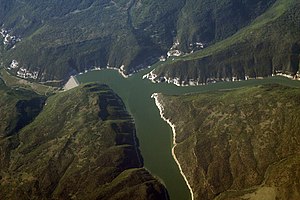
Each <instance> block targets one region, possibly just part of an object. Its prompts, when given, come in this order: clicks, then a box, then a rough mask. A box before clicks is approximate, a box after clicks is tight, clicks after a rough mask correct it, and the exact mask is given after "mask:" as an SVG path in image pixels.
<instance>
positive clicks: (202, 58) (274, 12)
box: [150, 0, 300, 85]
mask: <svg viewBox="0 0 300 200" xmlns="http://www.w3.org/2000/svg"><path fill="white" fill-rule="evenodd" d="M299 8H300V3H299V1H296V0H277V1H276V2H275V3H274V4H273V5H272V6H271V7H270V8H269V9H268V10H266V12H264V13H263V14H261V15H260V16H259V17H257V18H256V19H254V21H252V22H251V23H250V24H248V25H247V26H245V27H244V28H242V29H240V30H239V31H238V32H237V33H235V34H234V35H233V36H230V37H228V38H226V39H224V40H221V41H220V42H217V43H215V44H213V45H211V46H209V47H207V48H206V49H204V50H202V51H197V52H195V53H193V54H189V55H184V56H181V57H179V58H178V59H175V58H173V59H169V60H168V61H167V62H165V63H162V64H161V65H160V66H159V67H158V68H156V69H155V70H154V71H153V72H152V73H151V76H150V78H151V79H152V80H154V81H168V82H173V83H176V84H179V85H182V84H184V85H186V84H207V83H210V82H216V81H234V80H245V79H249V78H257V77H266V76H271V75H273V74H285V75H287V76H289V77H290V78H299V77H300V73H299V55H300V36H299V35H300V34H299V33H300V12H299ZM232 23H233V24H235V23H234V21H232ZM226 27H227V26H226ZM225 32H226V31H225Z"/></svg>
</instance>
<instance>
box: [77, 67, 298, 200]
mask: <svg viewBox="0 0 300 200" xmlns="http://www.w3.org/2000/svg"><path fill="white" fill-rule="evenodd" d="M150 70H151V69H148V70H144V71H142V72H139V73H137V74H135V75H133V76H131V77H129V78H126V79H125V78H123V77H122V76H121V75H120V74H119V73H118V71H116V70H101V71H90V72H87V73H84V74H82V75H78V76H76V78H77V80H78V81H79V82H80V83H87V82H100V83H104V84H107V85H109V86H110V87H111V88H112V89H113V90H114V91H115V92H116V93H117V94H118V95H119V96H120V97H121V98H122V99H123V101H124V103H125V104H126V107H127V109H128V111H129V112H130V114H131V115H132V116H133V118H134V120H135V125H136V129H137V136H138V139H139V144H140V149H141V153H142V156H143V159H144V165H145V168H147V169H148V170H149V171H150V172H151V173H152V174H153V175H154V176H156V177H157V178H158V179H160V180H161V181H162V182H163V183H164V184H165V185H166V187H167V189H168V192H169V195H170V198H171V200H189V199H191V194H190V191H189V189H188V186H187V184H186V183H185V181H184V179H183V177H182V175H181V174H180V171H179V168H178V166H177V164H176V162H175V161H174V159H173V157H172V153H171V149H172V145H173V144H172V131H171V128H170V127H169V125H168V124H167V123H166V122H165V121H163V120H162V119H161V117H160V114H159V111H158V109H157V107H156V105H155V102H154V99H151V95H152V94H153V93H163V94H172V95H177V94H185V93H201V92H209V91H214V90H223V89H224V90H225V89H234V88H240V87H246V86H255V85H260V84H268V83H279V84H283V85H288V86H294V87H300V81H293V80H289V79H287V78H284V77H270V78H266V79H263V80H248V81H240V82H223V83H215V84H209V85H205V86H188V87H178V86H175V85H173V84H167V83H158V84H154V83H152V82H150V81H149V80H143V79H142V76H143V75H144V74H146V73H148V72H149V71H150ZM175 109H176V108H175Z"/></svg>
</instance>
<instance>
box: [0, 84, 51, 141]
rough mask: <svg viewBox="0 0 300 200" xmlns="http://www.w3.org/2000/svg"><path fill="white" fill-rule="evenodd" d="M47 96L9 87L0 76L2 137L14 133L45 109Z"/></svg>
mask: <svg viewBox="0 0 300 200" xmlns="http://www.w3.org/2000/svg"><path fill="white" fill-rule="evenodd" d="M44 102H45V98H44V97H42V96H39V95H37V94H35V93H33V92H30V91H28V90H23V89H18V88H9V87H7V86H6V85H5V84H4V82H3V81H2V79H1V78H0V113H1V116H0V118H1V120H0V121H1V123H0V139H1V138H3V137H7V136H10V135H14V134H15V133H17V132H18V131H19V130H20V129H21V128H23V127H24V126H26V125H27V124H29V123H30V122H31V121H32V120H33V119H34V118H35V117H36V116H37V115H38V114H39V112H40V111H41V110H42V109H43V105H44Z"/></svg>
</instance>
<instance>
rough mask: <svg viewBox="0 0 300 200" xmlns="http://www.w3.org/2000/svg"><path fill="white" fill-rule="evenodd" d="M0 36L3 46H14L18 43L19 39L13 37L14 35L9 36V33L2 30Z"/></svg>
mask: <svg viewBox="0 0 300 200" xmlns="http://www.w3.org/2000/svg"><path fill="white" fill-rule="evenodd" d="M0 35H1V36H2V37H3V39H4V40H3V44H4V45H11V46H14V45H15V44H16V43H17V42H20V41H21V39H20V38H18V37H16V36H14V35H10V34H9V31H8V30H6V29H4V28H2V29H1V30H0Z"/></svg>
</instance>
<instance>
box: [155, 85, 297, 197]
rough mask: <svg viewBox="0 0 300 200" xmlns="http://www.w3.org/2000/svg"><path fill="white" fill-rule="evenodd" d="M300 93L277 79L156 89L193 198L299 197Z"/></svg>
mask: <svg viewBox="0 0 300 200" xmlns="http://www.w3.org/2000/svg"><path fill="white" fill-rule="evenodd" d="M299 98H300V90H299V89H294V88H289V87H285V86H278V85H265V86H257V87H248V88H242V89H237V90H230V91H219V92H213V93H204V94H193V95H192V94H190V95H181V96H166V95H160V96H159V100H160V102H161V103H162V104H163V107H164V112H165V117H166V118H169V119H170V121H171V122H172V123H173V124H175V126H176V142H177V143H178V145H177V146H176V148H175V154H176V155H177V158H178V160H179V162H180V163H181V166H182V168H183V172H184V173H185V175H186V176H187V179H188V181H189V183H190V185H191V187H192V189H193V192H194V196H195V200H197V199H215V200H216V199H218V200H220V199H234V200H242V199H257V200H258V199H272V200H275V199H282V200H285V199H286V200H287V199H299V198H300V196H299V194H300V190H299V189H300V182H299V180H300V173H299V170H300V156H299V155H300V154H299V153H300V148H299V141H300V131H299V125H300V119H299V111H300V104H299ZM173 108H176V109H173Z"/></svg>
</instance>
